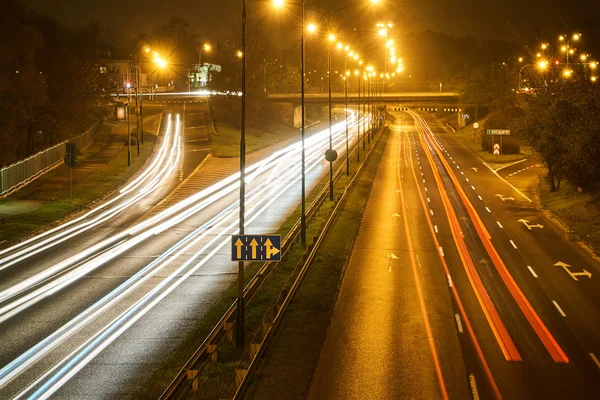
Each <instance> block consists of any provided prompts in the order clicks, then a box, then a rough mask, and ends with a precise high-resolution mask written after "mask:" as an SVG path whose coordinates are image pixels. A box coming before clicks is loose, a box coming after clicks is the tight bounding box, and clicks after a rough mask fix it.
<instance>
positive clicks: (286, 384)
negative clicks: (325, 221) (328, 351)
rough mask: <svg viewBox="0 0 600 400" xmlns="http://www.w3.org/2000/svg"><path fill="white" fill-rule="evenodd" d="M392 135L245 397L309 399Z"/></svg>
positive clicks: (349, 202) (366, 172)
mask: <svg viewBox="0 0 600 400" xmlns="http://www.w3.org/2000/svg"><path fill="white" fill-rule="evenodd" d="M388 132H389V131H388ZM388 137H389V134H384V136H383V137H382V138H381V140H380V141H379V142H378V143H377V145H376V147H375V149H374V152H373V154H372V157H371V158H370V159H369V161H368V164H367V166H366V168H365V170H364V171H363V173H362V175H361V176H360V178H359V179H358V181H357V183H356V185H355V186H354V187H353V188H352V190H351V192H350V194H349V196H348V198H347V200H346V202H345V204H344V206H343V208H342V210H341V213H340V214H339V215H338V217H337V218H336V220H335V222H334V224H333V226H332V227H331V229H330V231H329V233H328V234H327V236H326V238H325V240H324V242H323V244H322V246H321V248H320V249H319V252H318V255H317V257H316V258H315V261H314V262H313V264H312V265H311V267H310V269H309V271H308V273H307V274H306V276H305V277H304V280H303V282H302V286H301V287H300V289H299V290H298V292H297V293H296V296H295V298H294V299H293V301H292V303H291V304H290V306H289V308H288V311H287V314H286V316H285V318H284V320H283V322H282V323H281V326H280V328H279V330H278V331H277V334H276V335H275V339H274V341H273V343H272V344H271V346H270V347H269V348H267V351H266V353H265V355H264V357H263V360H262V363H261V366H260V367H259V369H258V371H257V373H256V374H255V376H254V377H253V380H252V383H251V386H250V387H249V390H248V393H247V396H246V398H255V399H305V398H306V396H307V395H308V390H309V387H310V382H311V379H312V375H313V372H314V369H315V368H316V365H317V361H318V357H319V353H320V351H321V347H322V345H323V342H324V341H325V336H326V333H327V328H328V327H329V324H330V321H331V316H332V315H333V309H334V306H335V302H336V298H337V295H338V291H339V288H340V285H341V281H342V278H343V271H344V268H345V266H346V263H347V260H348V259H349V257H350V254H351V252H352V248H353V246H354V240H355V239H356V237H357V235H358V230H359V228H360V223H361V220H362V215H363V212H364V209H365V207H366V204H367V201H368V199H369V194H370V192H371V187H372V185H373V181H374V178H375V175H376V173H377V168H378V166H379V161H380V160H381V156H382V154H383V151H384V149H385V146H386V144H387V139H388ZM338 187H340V188H341V187H342V185H338Z"/></svg>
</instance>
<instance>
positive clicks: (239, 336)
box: [235, 0, 247, 348]
mask: <svg viewBox="0 0 600 400" xmlns="http://www.w3.org/2000/svg"><path fill="white" fill-rule="evenodd" d="M246 19H247V5H246V0H242V50H241V52H238V54H240V53H241V57H240V58H241V63H242V87H241V90H242V110H241V123H240V217H239V234H240V235H243V234H244V223H245V222H244V217H245V212H246V207H245V205H246V204H245V198H246V34H247V26H246V25H247V21H246ZM244 324H245V321H244V262H243V261H239V262H238V299H237V311H236V335H235V339H236V340H235V343H236V347H237V348H243V347H244Z"/></svg>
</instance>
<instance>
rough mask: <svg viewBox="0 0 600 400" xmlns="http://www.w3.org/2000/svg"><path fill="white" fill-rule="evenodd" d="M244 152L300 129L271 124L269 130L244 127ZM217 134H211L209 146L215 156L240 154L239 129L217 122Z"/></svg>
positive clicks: (284, 137)
mask: <svg viewBox="0 0 600 400" xmlns="http://www.w3.org/2000/svg"><path fill="white" fill-rule="evenodd" d="M246 129H247V130H246V153H252V152H255V151H257V150H260V149H263V148H265V147H268V146H271V145H273V144H275V143H278V142H281V141H283V140H286V139H289V138H292V137H294V136H295V135H298V136H299V135H300V131H299V130H298V129H296V128H292V127H289V126H284V125H273V126H272V127H270V128H269V131H268V132H266V131H262V130H259V129H254V128H250V127H247V128H246ZM217 130H218V132H219V134H218V135H211V136H210V141H211V148H212V151H213V155H214V156H215V157H226V158H232V157H239V156H240V130H239V129H238V128H236V127H234V126H232V125H228V124H224V123H219V126H218V128H217Z"/></svg>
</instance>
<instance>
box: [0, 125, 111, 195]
mask: <svg viewBox="0 0 600 400" xmlns="http://www.w3.org/2000/svg"><path fill="white" fill-rule="evenodd" d="M99 127H100V122H96V123H95V124H94V125H93V126H92V127H91V128H90V129H88V130H87V131H85V132H83V133H82V134H81V135H79V136H76V137H75V138H74V139H73V140H72V141H73V142H75V143H76V146H77V149H78V150H83V149H85V148H87V147H88V146H89V145H90V144H92V142H93V141H94V137H95V136H96V133H97V132H98V128H99ZM67 142H69V140H65V141H64V142H60V143H59V144H57V145H54V146H52V147H49V148H47V149H45V150H42V151H40V152H38V153H35V154H33V155H31V156H29V157H27V158H26V159H24V160H20V161H17V162H15V163H13V164H10V165H8V166H6V167H3V168H1V169H0V197H5V196H7V195H9V194H11V193H12V192H14V191H16V190H18V189H20V188H22V187H23V186H25V185H27V184H28V183H30V182H32V181H33V180H35V179H36V178H39V177H40V176H41V175H43V174H44V173H46V172H48V171H49V170H51V169H52V168H53V167H55V166H57V165H58V164H59V163H60V162H61V161H62V160H63V158H64V157H65V154H66V143H67Z"/></svg>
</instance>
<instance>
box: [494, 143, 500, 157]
mask: <svg viewBox="0 0 600 400" xmlns="http://www.w3.org/2000/svg"><path fill="white" fill-rule="evenodd" d="M494 155H495V156H498V155H500V143H494Z"/></svg>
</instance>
